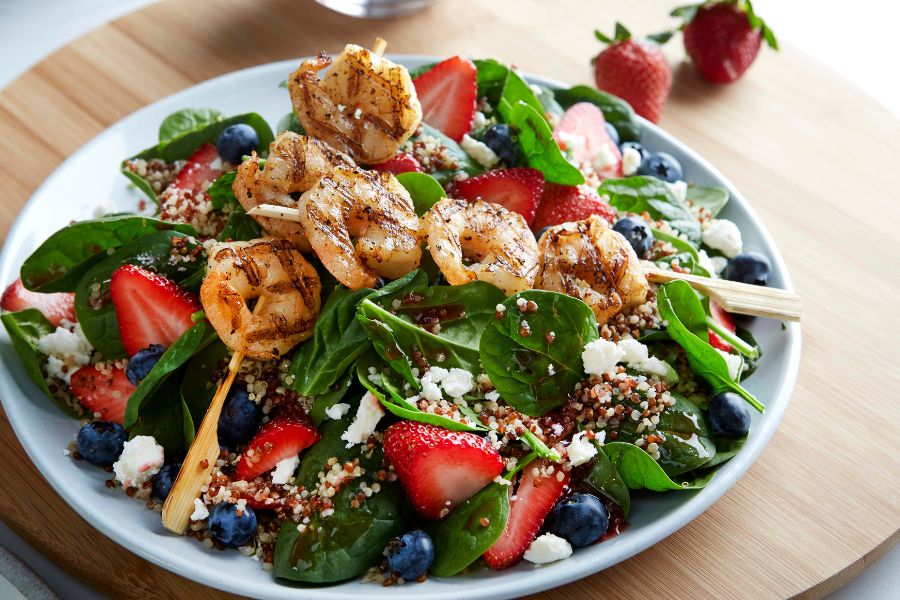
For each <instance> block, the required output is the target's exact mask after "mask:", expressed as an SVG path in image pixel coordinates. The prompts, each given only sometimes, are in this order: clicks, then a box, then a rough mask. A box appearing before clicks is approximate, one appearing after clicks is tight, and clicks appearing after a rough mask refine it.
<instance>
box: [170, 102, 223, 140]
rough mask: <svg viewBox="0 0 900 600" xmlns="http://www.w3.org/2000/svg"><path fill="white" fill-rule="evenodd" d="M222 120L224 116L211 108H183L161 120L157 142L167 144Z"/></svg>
mask: <svg viewBox="0 0 900 600" xmlns="http://www.w3.org/2000/svg"><path fill="white" fill-rule="evenodd" d="M222 118H224V115H223V114H222V113H220V112H219V111H217V110H215V109H213V108H183V109H181V110H179V111H176V112H173V113H172V114H171V115H169V116H168V117H166V118H165V119H163V122H162V123H161V124H160V126H159V141H160V142H168V141H170V140H173V139H175V138H177V137H179V136H181V135H184V134H186V133H189V132H191V131H194V130H195V129H201V128H203V127H206V126H207V125H211V124H212V123H217V122H218V121H220V120H221V119H222Z"/></svg>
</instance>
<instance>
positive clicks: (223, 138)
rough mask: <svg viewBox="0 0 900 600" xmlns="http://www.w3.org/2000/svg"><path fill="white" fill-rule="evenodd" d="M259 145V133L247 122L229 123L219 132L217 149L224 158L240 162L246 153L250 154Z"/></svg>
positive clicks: (231, 161) (232, 161) (235, 162)
mask: <svg viewBox="0 0 900 600" xmlns="http://www.w3.org/2000/svg"><path fill="white" fill-rule="evenodd" d="M258 147H259V135H257V133H256V130H255V129H253V128H252V127H250V126H249V125H247V124H246V123H235V124H234V125H229V126H228V127H226V128H225V129H223V130H222V133H220V134H219V139H218V140H216V150H218V151H219V156H220V157H221V158H222V160H227V161H228V162H230V163H233V164H238V163H240V162H241V158H242V157H243V156H244V155H247V154H250V153H251V152H253V151H254V150H256V149H257V148H258Z"/></svg>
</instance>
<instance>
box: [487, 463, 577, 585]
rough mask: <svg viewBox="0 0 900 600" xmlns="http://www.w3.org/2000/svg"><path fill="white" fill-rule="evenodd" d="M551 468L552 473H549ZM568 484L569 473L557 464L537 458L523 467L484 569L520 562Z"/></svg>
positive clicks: (500, 567)
mask: <svg viewBox="0 0 900 600" xmlns="http://www.w3.org/2000/svg"><path fill="white" fill-rule="evenodd" d="M551 467H552V468H553V472H552V473H549V472H548V471H549V470H550V468H551ZM535 473H537V475H535ZM560 473H562V475H560ZM568 484H569V474H568V473H566V472H565V471H562V470H561V469H560V465H554V464H553V463H551V462H550V461H547V460H544V459H540V458H539V459H536V460H533V461H531V462H530V463H529V464H528V466H527V467H525V469H524V470H523V471H522V478H521V480H520V481H519V487H518V489H517V490H516V494H515V496H513V500H512V501H511V503H510V507H509V520H507V521H506V528H505V529H504V530H503V533H501V534H500V538H499V539H498V540H497V541H496V542H494V545H493V546H491V547H490V548H488V550H487V552H485V553H484V562H485V563H486V564H487V566H489V567H490V568H492V569H505V568H507V567H511V566H513V565H514V564H516V563H517V562H519V561H520V560H522V556H523V555H524V554H525V551H526V550H528V546H530V545H531V542H533V541H534V538H536V537H537V534H538V532H539V531H540V530H541V525H543V524H544V519H545V518H546V517H547V514H548V513H549V512H550V509H552V508H553V505H555V504H556V501H557V500H559V499H560V497H562V495H563V492H564V491H565V489H566V486H567V485H568Z"/></svg>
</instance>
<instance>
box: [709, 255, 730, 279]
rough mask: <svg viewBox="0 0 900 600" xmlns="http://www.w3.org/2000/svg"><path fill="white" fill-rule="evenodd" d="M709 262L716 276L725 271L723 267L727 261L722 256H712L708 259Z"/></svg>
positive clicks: (726, 264)
mask: <svg viewBox="0 0 900 600" xmlns="http://www.w3.org/2000/svg"><path fill="white" fill-rule="evenodd" d="M709 262H711V263H712V267H713V270H715V272H716V275H721V274H722V271H724V270H725V267H727V266H728V259H727V258H725V257H724V256H713V257H711V258H710V259H709Z"/></svg>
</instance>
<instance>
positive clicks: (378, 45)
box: [372, 37, 387, 57]
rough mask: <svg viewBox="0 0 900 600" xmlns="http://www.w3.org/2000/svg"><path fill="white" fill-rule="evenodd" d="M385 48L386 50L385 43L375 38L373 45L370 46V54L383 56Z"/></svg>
mask: <svg viewBox="0 0 900 600" xmlns="http://www.w3.org/2000/svg"><path fill="white" fill-rule="evenodd" d="M385 48H387V42H386V41H384V40H383V39H381V38H380V37H377V38H375V43H374V44H373V45H372V54H374V55H375V56H378V57H380V56H381V55H382V54H384V49H385Z"/></svg>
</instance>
